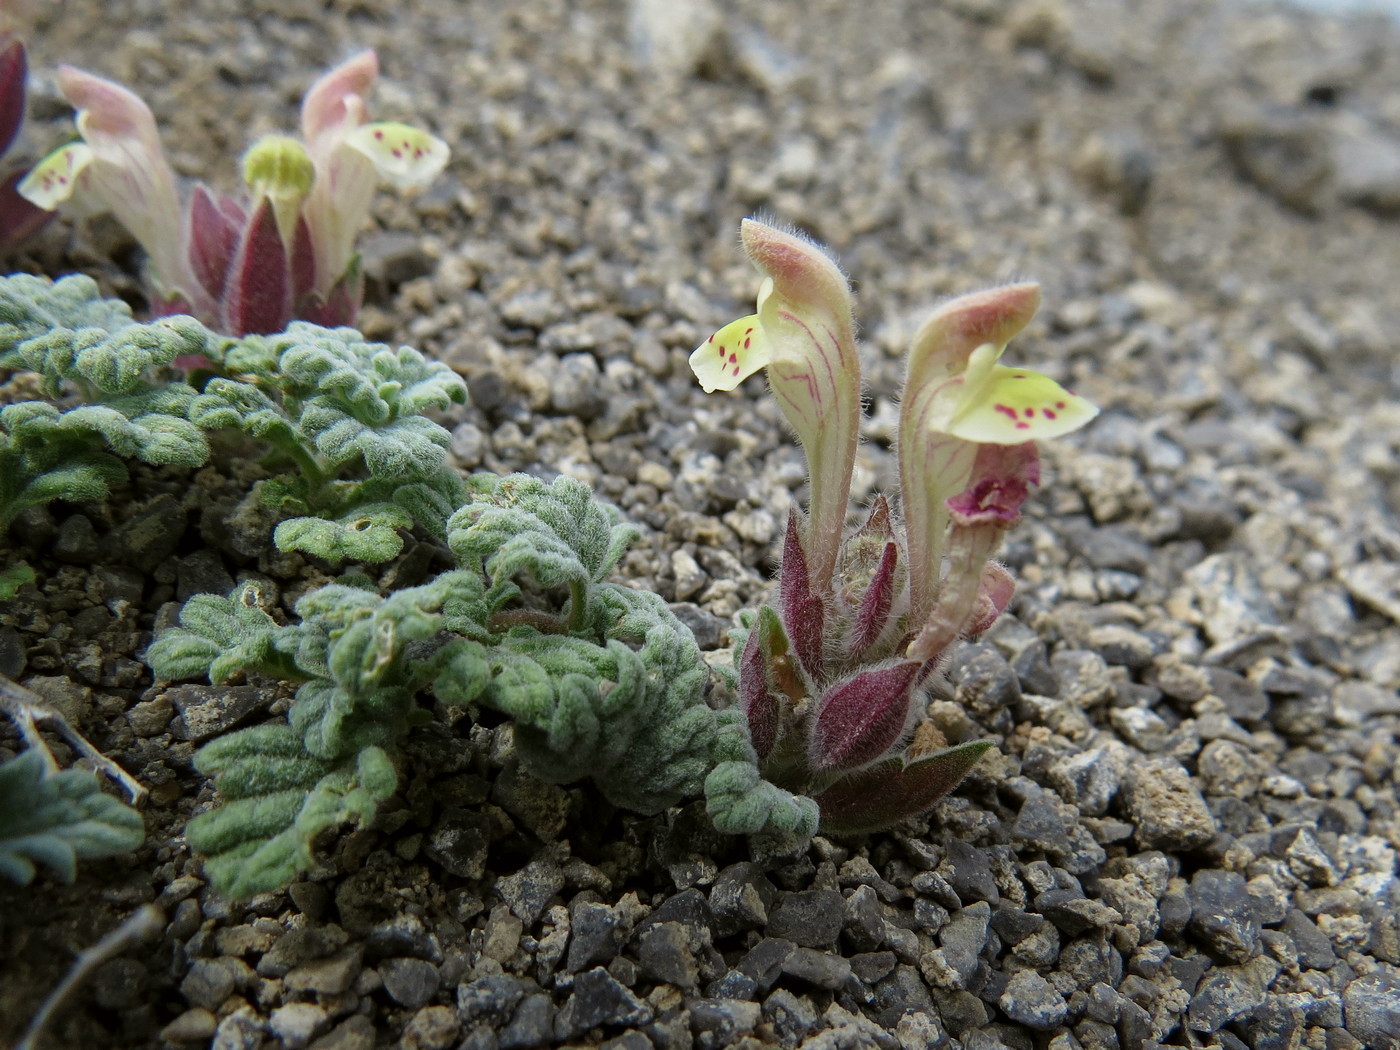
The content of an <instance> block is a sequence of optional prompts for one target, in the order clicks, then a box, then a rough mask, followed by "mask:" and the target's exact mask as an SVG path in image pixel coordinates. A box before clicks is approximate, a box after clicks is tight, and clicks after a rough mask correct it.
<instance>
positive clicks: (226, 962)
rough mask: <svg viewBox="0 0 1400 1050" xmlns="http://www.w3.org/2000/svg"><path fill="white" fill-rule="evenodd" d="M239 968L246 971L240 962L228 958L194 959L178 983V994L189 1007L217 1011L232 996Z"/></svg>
mask: <svg viewBox="0 0 1400 1050" xmlns="http://www.w3.org/2000/svg"><path fill="white" fill-rule="evenodd" d="M235 964H236V965H235ZM240 968H241V969H243V970H246V969H247V967H246V966H245V965H244V964H243V963H242V961H241V960H238V959H234V958H231V957H228V956H221V957H219V958H217V959H196V960H195V961H194V962H193V963H191V964H190V970H189V973H187V974H185V978H184V980H182V981H181V982H180V994H181V995H183V996H184V997H185V1001H186V1002H187V1003H189V1004H190V1005H191V1006H200V1007H203V1008H204V1009H206V1010H210V1011H217V1010H218V1009H219V1007H220V1006H221V1005H222V1004H223V1002H224V1000H225V999H227V998H228V997H229V996H230V995H232V994H233V989H234V986H235V985H236V984H237V983H238V978H239V975H240Z"/></svg>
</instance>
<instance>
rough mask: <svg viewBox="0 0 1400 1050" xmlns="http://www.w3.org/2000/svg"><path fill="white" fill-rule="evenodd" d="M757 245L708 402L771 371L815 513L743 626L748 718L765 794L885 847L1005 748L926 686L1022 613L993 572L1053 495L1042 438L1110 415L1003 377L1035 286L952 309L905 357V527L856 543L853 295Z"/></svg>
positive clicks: (707, 376)
mask: <svg viewBox="0 0 1400 1050" xmlns="http://www.w3.org/2000/svg"><path fill="white" fill-rule="evenodd" d="M742 239H743V244H744V248H745V250H746V251H747V252H748V254H749V257H750V258H751V259H752V260H753V262H754V263H755V265H756V266H757V267H758V269H759V270H761V271H762V272H763V273H764V274H765V280H764V282H763V285H762V287H761V289H760V291H759V295H758V311H757V313H755V314H752V315H750V316H748V317H744V318H741V319H739V320H738V321H734V322H732V323H731V324H728V325H726V326H725V327H723V328H721V329H720V330H719V331H718V332H716V333H715V334H714V335H712V336H711V337H710V338H709V339H707V340H706V341H705V342H704V343H702V344H701V345H700V346H699V348H697V349H696V350H695V352H694V353H693V354H692V355H691V358H690V364H691V368H692V369H693V370H694V372H695V374H696V376H697V378H698V379H699V380H700V382H701V385H702V386H703V387H704V388H705V390H706V391H707V392H712V391H715V390H731V389H733V388H734V387H735V386H737V385H738V384H739V383H740V382H742V381H743V379H744V378H745V377H747V376H749V375H751V374H753V373H754V372H756V371H758V370H759V369H760V368H763V369H766V371H767V376H768V383H769V386H770V388H771V389H772V392H773V395H774V397H776V398H777V401H778V405H779V407H780V408H781V409H782V411H783V414H784V415H785V416H786V417H787V420H788V422H789V423H790V424H791V425H792V427H793V429H794V430H795V431H796V432H797V436H798V439H799V440H800V441H801V443H802V447H803V449H804V451H805V453H806V456H807V463H808V469H809V472H810V476H811V496H810V500H809V503H808V508H807V513H806V515H802V514H800V513H798V512H797V511H794V512H793V514H792V515H791V517H790V518H789V521H788V528H787V534H786V538H785V540H784V544H783V552H782V563H781V569H780V572H779V579H778V587H777V601H776V604H775V606H764V607H763V608H760V609H759V610H758V613H757V615H756V616H751V617H749V618H748V622H747V626H748V627H749V628H750V629H749V631H748V633H747V635H746V637H745V638H744V639H743V640H742V642H741V645H742V648H741V650H740V653H739V654H738V656H737V664H738V691H739V704H740V707H741V708H742V710H743V712H744V715H745V717H746V720H747V723H748V729H749V736H750V739H751V741H752V743H753V747H754V749H755V751H756V752H757V755H758V758H759V763H760V769H761V771H762V774H763V777H764V778H765V779H766V780H768V781H770V782H771V783H773V784H775V785H777V786H779V787H781V788H784V789H787V790H790V791H793V792H798V793H802V794H806V795H809V796H811V797H812V798H813V799H814V800H815V802H816V804H817V806H818V808H819V810H820V814H821V816H820V820H821V827H822V829H824V830H826V831H829V832H861V831H872V830H877V829H879V828H882V827H886V826H888V825H890V824H893V823H894V822H896V821H898V820H900V819H901V818H903V817H906V816H913V815H916V814H918V813H922V812H924V811H926V810H927V809H929V808H930V807H931V806H932V805H933V804H934V803H935V802H937V801H938V799H939V798H941V797H942V796H943V795H944V794H946V793H947V792H948V791H950V790H952V789H953V788H954V787H956V786H957V784H958V782H959V781H961V780H962V778H963V777H964V776H965V775H966V774H967V773H968V771H969V770H971V768H972V767H973V765H974V764H975V763H976V762H977V760H978V758H979V757H981V755H982V754H983V753H984V752H985V751H986V750H987V749H988V748H990V747H991V742H990V741H969V742H961V743H957V744H955V745H953V746H949V742H948V741H947V740H946V739H944V737H943V735H942V733H941V732H940V731H939V729H938V728H937V727H936V726H935V725H934V724H933V723H932V722H931V721H929V720H927V719H926V718H925V717H924V711H925V707H926V703H925V695H926V689H927V687H928V686H929V684H930V683H931V682H932V680H933V679H934V677H935V676H936V675H937V674H938V670H939V666H940V661H941V659H942V657H943V655H944V653H945V652H946V651H947V649H948V647H949V646H950V645H951V644H952V643H953V642H954V641H956V640H957V639H958V638H962V637H967V636H969V635H974V634H977V633H979V632H981V631H984V630H986V629H987V628H988V627H990V626H991V624H992V623H993V622H994V621H995V620H996V618H997V617H998V616H999V615H1000V614H1001V612H1002V611H1003V610H1004V609H1005V608H1006V607H1007V605H1008V604H1009V602H1010V600H1011V597H1012V594H1013V592H1014V589H1015V585H1014V582H1013V581H1012V579H1011V577H1010V575H1009V574H1008V573H1007V571H1006V569H1005V568H1003V567H1002V566H1000V565H998V564H997V563H996V562H994V561H992V560H991V557H992V555H993V554H994V553H995V551H996V548H997V546H998V545H999V543H1000V541H1001V537H1002V535H1003V534H1004V533H1005V531H1006V530H1007V529H1008V528H1009V527H1010V526H1011V525H1013V524H1015V522H1016V521H1017V519H1018V517H1019V515H1020V509H1021V505H1022V504H1023V503H1024V501H1025V499H1026V495H1027V491H1028V488H1029V486H1031V485H1034V484H1037V483H1038V481H1039V461H1038V458H1037V453H1036V445H1035V441H1036V439H1039V438H1050V437H1056V436H1058V435H1061V434H1065V433H1068V432H1069V431H1072V430H1075V429H1077V428H1078V427H1081V426H1083V425H1084V424H1085V423H1087V422H1088V421H1089V420H1090V419H1092V418H1093V417H1094V416H1095V415H1096V414H1097V412H1098V410H1097V409H1096V408H1095V407H1094V406H1093V405H1091V404H1090V403H1089V402H1087V401H1085V400H1084V399H1083V398H1080V397H1077V396H1075V395H1074V394H1071V393H1070V392H1069V391H1067V390H1065V389H1064V388H1063V387H1061V386H1060V385H1059V384H1058V383H1056V382H1055V381H1054V380H1052V379H1050V378H1049V377H1047V376H1044V375H1040V374H1039V373H1036V372H1031V371H1028V370H1026V369H1023V368H1014V367H1009V366H1006V365H1003V364H1001V363H1000V359H1001V356H1002V353H1003V351H1004V350H1005V349H1006V344H1007V342H1008V341H1009V340H1010V339H1011V338H1012V337H1013V336H1014V335H1015V334H1016V333H1017V332H1019V331H1021V329H1022V328H1024V327H1025V326H1026V324H1027V322H1029V320H1030V319H1031V316H1032V315H1033V314H1034V312H1035V310H1036V307H1037V306H1038V304H1039V300H1040V292H1039V289H1038V287H1037V286H1036V285H1033V284H1016V285H1009V286H1006V287H1001V288H995V289H991V290H989V291H985V292H979V293H976V294H973V295H966V296H962V297H960V298H957V299H954V300H952V301H950V302H948V303H945V304H944V305H943V306H942V307H940V308H939V309H938V310H936V311H935V312H934V314H933V316H932V317H930V318H929V320H928V321H927V322H926V323H925V324H924V326H923V327H922V328H921V329H920V330H919V332H918V334H917V335H916V336H915V338H914V343H913V346H912V348H911V350H910V353H909V359H908V368H907V372H906V377H905V384H904V395H903V401H902V408H901V414H900V421H899V442H898V452H899V473H900V489H901V494H900V502H899V505H898V511H897V513H896V511H895V509H893V508H892V507H891V506H890V504H889V502H888V501H887V500H886V499H885V498H884V497H883V496H880V497H877V498H876V499H875V501H874V505H873V507H872V508H871V512H870V515H869V518H868V520H867V521H866V523H865V524H864V525H863V526H862V527H861V528H860V529H859V530H857V531H856V532H855V533H854V534H853V535H851V536H850V537H849V538H846V539H844V541H843V538H842V537H843V535H844V531H845V530H844V526H845V519H846V510H847V502H848V497H849V493H850V483H851V473H852V470H853V469H854V466H855V452H856V442H857V432H858V426H859V421H860V397H861V384H860V358H859V354H858V352H857V349H856V341H855V328H854V320H853V313H852V296H851V291H850V286H849V284H848V283H847V281H846V278H845V277H844V276H843V275H842V273H841V271H840V270H839V269H838V268H837V266H836V265H835V263H833V262H832V261H831V259H830V258H829V257H828V256H827V255H826V254H825V253H823V252H822V251H821V250H820V249H818V248H817V247H815V246H814V245H812V244H811V243H809V242H807V241H805V240H803V239H801V238H800V237H796V236H794V235H792V234H790V233H785V232H783V231H781V230H778V229H775V228H773V227H772V226H769V225H766V224H764V223H761V222H756V221H753V220H747V221H745V222H744V224H743V228H742ZM721 817H722V815H717V822H721Z"/></svg>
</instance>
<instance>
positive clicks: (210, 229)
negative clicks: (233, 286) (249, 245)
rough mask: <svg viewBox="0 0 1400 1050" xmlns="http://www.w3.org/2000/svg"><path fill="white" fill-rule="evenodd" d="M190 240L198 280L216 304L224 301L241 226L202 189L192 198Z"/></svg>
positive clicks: (195, 192)
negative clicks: (225, 286)
mask: <svg viewBox="0 0 1400 1050" xmlns="http://www.w3.org/2000/svg"><path fill="white" fill-rule="evenodd" d="M189 223H190V225H189V239H188V242H187V248H186V253H187V254H188V256H189V262H190V269H191V270H193V271H194V276H195V279H196V280H198V281H199V283H200V284H201V285H203V286H204V290H205V291H206V292H208V293H209V294H210V296H212V297H213V299H214V301H215V302H218V301H219V300H221V299H222V298H223V294H224V284H225V283H226V282H227V280H228V271H229V266H230V265H232V263H233V254H234V252H235V251H237V250H238V234H239V229H240V227H241V226H242V222H235V221H234V219H233V216H231V215H230V214H229V213H228V212H227V211H226V210H224V209H223V208H221V207H219V203H218V202H217V201H216V200H215V199H214V195H213V194H212V193H210V192H209V191H208V190H207V189H205V188H204V187H203V186H196V187H195V188H194V195H193V196H191V197H190V216H189Z"/></svg>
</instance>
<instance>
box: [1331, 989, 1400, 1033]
mask: <svg viewBox="0 0 1400 1050" xmlns="http://www.w3.org/2000/svg"><path fill="white" fill-rule="evenodd" d="M1342 1001H1343V1002H1344V1003H1345V1004H1346V1019H1347V1031H1348V1032H1350V1033H1351V1034H1352V1035H1354V1036H1356V1037H1357V1038H1358V1039H1360V1040H1361V1041H1362V1042H1363V1043H1365V1044H1366V1045H1367V1046H1373V1047H1396V1046H1400V977H1397V976H1396V975H1395V973H1393V972H1391V971H1387V970H1377V971H1376V972H1375V973H1372V974H1368V975H1367V976H1365V977H1359V978H1357V979H1356V980H1354V981H1352V982H1351V983H1350V984H1349V985H1347V986H1346V990H1345V991H1344V992H1343V993H1342Z"/></svg>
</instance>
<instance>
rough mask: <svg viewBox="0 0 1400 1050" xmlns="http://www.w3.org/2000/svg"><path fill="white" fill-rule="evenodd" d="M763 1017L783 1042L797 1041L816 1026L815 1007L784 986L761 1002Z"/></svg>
mask: <svg viewBox="0 0 1400 1050" xmlns="http://www.w3.org/2000/svg"><path fill="white" fill-rule="evenodd" d="M763 1017H764V1019H765V1020H766V1021H767V1022H768V1023H769V1024H771V1025H772V1026H773V1031H774V1033H775V1034H776V1035H777V1036H778V1038H779V1039H781V1040H783V1041H784V1043H793V1044H795V1043H797V1042H798V1041H800V1040H802V1039H804V1038H805V1037H806V1035H807V1033H808V1032H810V1031H811V1030H812V1029H813V1028H815V1027H816V1026H817V1021H818V1014H817V1010H816V1008H815V1007H814V1006H813V1005H812V1004H811V1002H810V1001H809V1000H807V999H806V998H799V997H798V996H797V995H794V994H793V993H792V992H790V991H788V990H787V989H786V988H779V989H778V990H777V991H775V992H774V993H773V994H772V995H770V996H769V997H768V998H767V999H766V1000H765V1001H764V1003H763Z"/></svg>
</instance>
